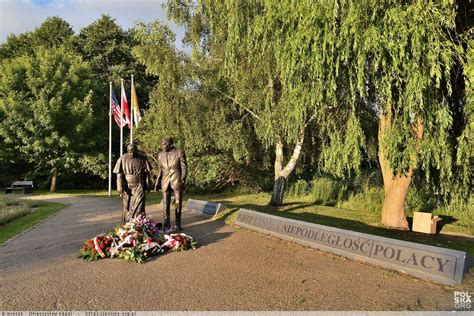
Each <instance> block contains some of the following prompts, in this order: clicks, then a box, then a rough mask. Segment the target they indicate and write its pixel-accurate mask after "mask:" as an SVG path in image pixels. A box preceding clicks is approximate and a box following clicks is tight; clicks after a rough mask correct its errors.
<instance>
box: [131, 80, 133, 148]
mask: <svg viewBox="0 0 474 316" xmlns="http://www.w3.org/2000/svg"><path fill="white" fill-rule="evenodd" d="M132 92H133V75H132V83H131V84H130V123H131V125H130V144H131V143H133V96H132Z"/></svg>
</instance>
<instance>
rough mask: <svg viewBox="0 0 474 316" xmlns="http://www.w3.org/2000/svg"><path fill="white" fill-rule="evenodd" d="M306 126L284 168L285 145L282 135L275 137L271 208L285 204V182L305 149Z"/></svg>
mask: <svg viewBox="0 0 474 316" xmlns="http://www.w3.org/2000/svg"><path fill="white" fill-rule="evenodd" d="M305 127H306V125H305V126H304V127H303V128H302V130H301V131H300V134H299V135H298V141H297V142H296V145H295V148H294V149H293V154H292V156H291V158H290V161H288V163H287V164H286V166H285V167H284V168H283V158H284V156H283V143H282V141H281V138H280V135H279V134H278V133H277V134H276V136H275V180H274V183H273V193H272V197H271V199H270V202H269V203H268V205H270V206H281V205H282V204H283V196H284V194H285V182H286V180H287V179H288V177H289V176H290V174H291V172H293V170H294V169H295V166H296V162H297V161H298V158H299V157H300V154H301V148H302V147H303V141H304V129H305Z"/></svg>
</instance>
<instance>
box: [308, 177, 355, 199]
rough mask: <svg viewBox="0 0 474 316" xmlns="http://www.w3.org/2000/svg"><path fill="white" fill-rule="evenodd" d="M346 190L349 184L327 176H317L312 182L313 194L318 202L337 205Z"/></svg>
mask: <svg viewBox="0 0 474 316" xmlns="http://www.w3.org/2000/svg"><path fill="white" fill-rule="evenodd" d="M346 191H347V186H345V185H343V184H342V183H341V182H338V181H336V180H333V179H330V178H327V177H320V178H316V179H314V180H313V181H312V182H311V196H312V198H313V201H314V203H317V204H323V205H335V204H336V202H337V200H338V199H340V198H342V197H343V196H344V195H345V194H346Z"/></svg>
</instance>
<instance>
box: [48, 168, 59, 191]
mask: <svg viewBox="0 0 474 316" xmlns="http://www.w3.org/2000/svg"><path fill="white" fill-rule="evenodd" d="M57 182H58V169H56V168H54V169H53V176H52V177H51V187H50V188H49V192H56V185H57Z"/></svg>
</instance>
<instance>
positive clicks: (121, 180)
mask: <svg viewBox="0 0 474 316" xmlns="http://www.w3.org/2000/svg"><path fill="white" fill-rule="evenodd" d="M114 173H115V174H117V191H118V193H120V194H122V193H123V185H124V173H123V168H122V158H119V159H118V160H117V163H116V164H115V168H114Z"/></svg>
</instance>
